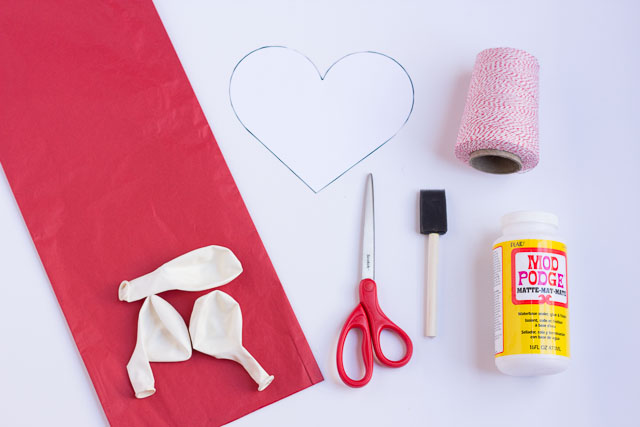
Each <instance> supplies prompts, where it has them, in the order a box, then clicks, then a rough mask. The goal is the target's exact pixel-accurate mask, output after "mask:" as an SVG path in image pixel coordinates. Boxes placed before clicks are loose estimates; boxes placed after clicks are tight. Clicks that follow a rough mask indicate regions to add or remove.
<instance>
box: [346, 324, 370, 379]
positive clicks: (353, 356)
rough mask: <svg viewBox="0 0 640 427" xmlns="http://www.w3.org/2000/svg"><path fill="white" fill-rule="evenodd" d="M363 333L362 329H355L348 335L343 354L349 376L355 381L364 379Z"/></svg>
mask: <svg viewBox="0 0 640 427" xmlns="http://www.w3.org/2000/svg"><path fill="white" fill-rule="evenodd" d="M362 339H363V335H362V331H361V330H360V328H353V329H351V330H350V331H349V333H348V334H347V338H346V339H345V341H344V351H343V352H342V364H343V365H344V371H345V372H346V373H347V376H348V377H349V378H351V379H353V380H359V379H360V378H363V377H364V374H365V366H364V360H363V359H362Z"/></svg>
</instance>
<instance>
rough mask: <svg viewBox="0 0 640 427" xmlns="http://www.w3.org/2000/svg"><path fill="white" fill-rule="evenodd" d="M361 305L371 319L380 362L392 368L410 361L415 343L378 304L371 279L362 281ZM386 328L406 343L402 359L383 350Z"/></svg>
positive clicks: (372, 335) (371, 332)
mask: <svg viewBox="0 0 640 427" xmlns="http://www.w3.org/2000/svg"><path fill="white" fill-rule="evenodd" d="M360 305H361V306H362V307H363V308H364V311H365V312H366V314H367V318H368V319H369V333H370V334H371V341H372V342H373V349H374V350H375V352H376V356H377V357H378V360H379V361H380V363H382V364H383V365H386V366H389V367H391V368H399V367H401V366H404V365H406V364H407V363H409V360H411V355H412V354H413V343H412V342H411V339H410V338H409V335H407V333H406V332H405V331H403V330H402V329H400V327H399V326H398V325H396V324H395V323H393V322H392V321H391V319H389V318H388V317H387V316H385V314H384V313H383V312H382V309H381V308H380V304H378V292H377V287H376V282H374V281H373V280H371V279H363V280H362V281H361V282H360ZM385 329H388V330H390V331H391V332H393V333H395V334H397V335H398V337H400V340H402V342H403V343H404V346H405V353H404V356H403V357H402V358H401V359H400V360H390V359H388V358H387V357H386V356H385V355H384V353H383V352H382V346H380V334H381V333H382V331H383V330H385Z"/></svg>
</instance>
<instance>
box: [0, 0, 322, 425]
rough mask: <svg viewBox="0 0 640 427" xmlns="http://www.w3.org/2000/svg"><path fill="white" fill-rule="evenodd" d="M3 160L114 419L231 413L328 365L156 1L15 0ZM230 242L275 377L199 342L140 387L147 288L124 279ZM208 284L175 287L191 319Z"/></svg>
mask: <svg viewBox="0 0 640 427" xmlns="http://www.w3.org/2000/svg"><path fill="white" fill-rule="evenodd" d="M0 58H1V61H0V100H1V101H0V163H1V164H2V167H3V169H4V171H5V174H6V176H7V178H8V180H9V184H10V185H11V188H12V190H13V194H14V196H15V199H16V201H17V203H18V205H19V207H20V210H21V212H22V215H23V217H24V219H25V222H26V224H27V227H28V228H29V232H30V233H31V237H32V239H33V241H34V243H35V246H36V248H37V250H38V253H39V254H40V258H41V260H42V263H43V265H44V267H45V269H46V272H47V275H48V277H49V280H50V281H51V285H52V286H53V289H54V291H55V294H56V296H57V298H58V301H59V303H60V306H61V307H62V310H63V312H64V315H65V317H66V319H67V322H68V324H69V327H70V329H71V333H72V334H73V337H74V339H75V342H76V344H77V346H78V350H79V351H80V354H81V355H82V359H83V361H84V363H85V365H86V367H87V370H88V372H89V375H90V376H91V380H92V381H93V384H94V386H95V389H96V392H97V394H98V396H99V398H100V401H101V403H102V406H103V408H104V411H105V413H106V415H107V418H108V419H109V422H110V423H111V424H112V425H114V426H118V425H121V426H137V425H152V426H163V425H174V426H175V425H181V426H187V425H189V426H198V425H219V424H224V423H227V422H230V421H232V420H234V419H237V418H239V417H241V416H243V415H246V414H247V413H249V412H252V411H254V410H256V409H258V408H260V407H263V406H265V405H268V404H270V403H273V402H275V401H277V400H279V399H282V398H283V397H286V396H288V395H290V394H292V393H295V392H297V391H299V390H301V389H304V388H306V387H308V386H311V385H313V384H315V383H317V382H319V381H322V375H321V373H320V370H319V369H318V366H317V364H316V362H315V360H314V358H313V355H312V353H311V350H310V348H309V345H308V343H307V341H306V339H305V337H304V335H303V333H302V330H301V329H300V326H299V324H298V321H297V320H296V317H295V315H294V313H293V310H292V309H291V306H290V304H289V301H288V300H287V297H286V295H285V293H284V291H283V289H282V286H281V284H280V281H279V279H278V277H277V275H276V272H275V270H274V269H273V266H272V264H271V261H270V260H269V257H268V255H267V253H266V251H265V248H264V246H263V244H262V242H261V240H260V237H259V236H258V233H257V231H256V229H255V227H254V225H253V222H252V221H251V218H250V217H249V213H248V212H247V209H246V207H245V205H244V202H243V201H242V198H241V196H240V194H239V192H238V189H237V187H236V185H235V183H234V181H233V178H232V176H231V174H230V172H229V169H228V168H227V166H226V163H225V161H224V158H223V157H222V154H221V153H220V150H219V148H218V146H217V144H216V141H215V139H214V137H213V134H212V133H211V130H210V128H209V125H208V124H207V121H206V119H205V117H204V115H203V113H202V110H201V109H200V106H199V104H198V101H197V99H196V97H195V94H194V93H193V90H192V89H191V86H190V84H189V81H188V80H187V77H186V75H185V73H184V71H183V69H182V67H181V65H180V62H179V60H178V57H177V56H176V53H175V51H174V50H173V47H172V45H171V42H170V40H169V38H168V36H167V34H166V32H165V30H164V27H163V25H162V22H161V20H160V18H159V16H158V14H157V13H156V11H155V8H154V6H153V4H152V2H151V0H135V1H132V0H127V1H125V0H122V1H107V0H102V1H90V2H87V1H80V0H66V1H63V0H55V1H54V0H49V1H44V2H43V1H35V0H20V1H4V2H3V5H2V12H1V13H0ZM211 244H216V245H221V246H226V247H228V248H230V249H231V250H232V251H233V252H234V253H235V254H236V256H237V257H238V259H240V261H241V262H242V265H243V267H244V272H243V273H242V274H241V275H240V276H239V277H238V278H237V279H235V280H234V281H233V282H231V283H230V284H228V285H226V286H224V287H223V288H222V290H223V291H224V292H227V293H229V294H230V295H232V296H233V298H235V299H236V300H237V301H238V302H239V304H240V307H241V308H242V313H243V320H244V336H243V342H244V344H245V347H246V348H247V349H248V350H249V351H250V352H251V353H252V354H253V355H254V356H255V357H256V359H257V360H259V361H260V363H261V364H262V365H263V367H264V368H265V369H266V370H267V371H268V372H269V373H272V374H274V375H275V380H274V382H273V383H272V384H271V385H270V386H269V387H268V388H267V389H266V390H265V391H262V392H258V391H257V390H256V385H255V383H254V382H253V380H252V379H251V378H250V377H249V375H247V373H246V372H245V371H244V370H243V368H242V366H240V365H239V364H237V363H234V362H232V361H228V360H218V359H214V358H212V357H210V356H207V355H204V354H202V353H199V352H194V353H193V357H192V358H191V359H190V360H188V361H185V362H177V363H154V364H152V369H153V373H154V375H155V379H156V388H157V390H158V391H157V393H156V394H154V395H153V396H151V397H149V398H147V399H143V400H138V399H136V398H135V397H134V394H133V390H132V388H131V384H130V383H129V378H128V377H127V370H126V368H125V366H126V364H127V362H128V360H129V357H130V356H131V353H132V351H133V348H134V346H135V341H136V326H137V317H138V311H139V309H140V305H141V304H142V301H138V302H134V303H125V302H120V301H118V296H117V295H118V285H119V284H120V282H121V281H122V280H124V279H133V278H136V277H138V276H141V275H143V274H145V273H149V272H151V271H152V270H154V269H156V268H157V267H159V266H160V265H161V264H163V263H164V262H167V261H169V260H171V259H173V258H175V257H177V256H179V255H181V254H184V253H186V252H188V251H190V250H193V249H196V248H199V247H202V246H206V245H211ZM206 292H208V291H204V292H179V291H171V292H166V293H163V294H162V297H163V298H165V299H167V300H168V301H169V302H170V303H171V304H172V305H173V306H174V307H175V308H176V309H177V310H178V311H179V313H180V314H181V315H182V316H183V317H184V318H185V320H186V321H188V319H189V315H190V313H191V309H192V307H193V303H194V301H195V300H196V298H198V297H199V296H201V295H203V294H205V293H206Z"/></svg>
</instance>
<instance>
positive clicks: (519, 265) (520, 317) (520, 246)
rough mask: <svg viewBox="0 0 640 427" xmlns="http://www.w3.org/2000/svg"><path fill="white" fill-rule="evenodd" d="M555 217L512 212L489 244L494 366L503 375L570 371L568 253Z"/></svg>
mask: <svg viewBox="0 0 640 427" xmlns="http://www.w3.org/2000/svg"><path fill="white" fill-rule="evenodd" d="M557 232H558V217H557V216H555V215H553V214H550V213H546V212H534V211H522V212H513V213H510V214H507V215H505V216H504V217H503V218H502V236H500V237H499V238H498V239H497V240H496V241H495V242H494V244H493V271H494V288H493V293H494V304H495V311H494V328H495V361H496V366H497V367H498V370H500V372H502V373H505V374H508V375H519V376H527V375H547V374H555V373H558V372H562V371H564V370H565V369H567V367H568V366H569V288H568V281H567V248H566V245H565V244H564V243H563V242H562V240H561V239H560V238H559V237H558V236H557Z"/></svg>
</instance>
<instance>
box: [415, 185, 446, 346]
mask: <svg viewBox="0 0 640 427" xmlns="http://www.w3.org/2000/svg"><path fill="white" fill-rule="evenodd" d="M446 232H447V202H446V199H445V194H444V190H420V233H422V234H427V235H428V236H429V249H428V253H427V284H426V289H425V320H424V335H425V336H426V337H435V336H436V316H437V303H436V302H437V286H436V282H437V276H438V241H439V240H440V235H441V234H444V233H446Z"/></svg>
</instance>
